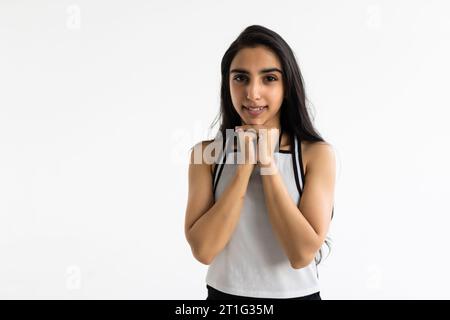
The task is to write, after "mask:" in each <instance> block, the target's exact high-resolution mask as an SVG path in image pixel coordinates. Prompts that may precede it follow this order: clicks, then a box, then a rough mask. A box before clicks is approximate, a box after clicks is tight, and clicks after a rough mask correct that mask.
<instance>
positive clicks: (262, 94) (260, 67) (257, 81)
mask: <svg viewBox="0 0 450 320" xmlns="http://www.w3.org/2000/svg"><path fill="white" fill-rule="evenodd" d="M281 72H282V70H281V64H280V62H279V60H278V57H277V56H276V54H275V53H274V52H272V51H271V50H270V49H268V48H267V47H264V46H258V47H255V48H244V49H241V50H240V51H239V52H238V53H237V54H236V56H235V57H234V59H233V61H232V62H231V66H230V94H231V101H232V102H233V106H234V108H235V109H236V111H237V113H238V114H239V115H240V117H241V120H242V124H264V125H266V126H268V127H276V128H279V127H280V113H279V110H280V107H281V104H282V102H283V96H284V88H283V79H282V73H281Z"/></svg>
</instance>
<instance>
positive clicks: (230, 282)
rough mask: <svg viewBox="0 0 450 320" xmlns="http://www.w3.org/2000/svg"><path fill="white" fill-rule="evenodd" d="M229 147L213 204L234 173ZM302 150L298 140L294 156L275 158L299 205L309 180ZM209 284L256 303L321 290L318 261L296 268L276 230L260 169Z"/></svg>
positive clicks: (208, 277) (218, 171)
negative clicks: (285, 251) (269, 211)
mask: <svg viewBox="0 0 450 320" xmlns="http://www.w3.org/2000/svg"><path fill="white" fill-rule="evenodd" d="M280 138H281V135H280ZM229 145H231V144H229V143H228V142H227V143H226V147H225V148H224V149H225V152H223V153H222V155H221V157H220V158H221V161H220V162H219V163H218V164H217V165H216V167H215V169H214V176H213V178H214V179H213V188H214V197H215V199H218V198H219V197H220V195H221V194H222V192H223V191H224V190H225V189H226V187H227V186H228V185H229V183H230V182H231V179H232V178H233V176H234V174H235V170H236V164H235V163H236V161H234V160H233V159H234V157H233V155H234V154H235V152H234V151H233V150H232V149H231V148H230V147H229ZM300 146H301V144H300V143H299V139H297V137H295V138H294V150H293V152H292V151H283V150H277V151H276V152H275V153H274V161H275V163H276V165H277V168H278V171H279V174H280V175H281V177H282V178H283V181H284V184H285V186H286V188H287V190H288V192H289V195H290V196H291V198H292V200H293V201H294V202H295V203H296V204H297V205H298V204H299V202H300V197H301V194H302V190H303V185H304V181H305V174H304V172H303V160H302V155H301V147H300ZM291 149H292V148H291ZM233 161H234V163H232V162H233ZM206 283H207V284H208V285H210V286H211V287H213V288H215V289H217V290H219V291H222V292H225V293H228V294H233V295H239V296H247V297H257V298H294V297H301V296H306V295H309V294H312V293H315V292H318V291H319V281H318V270H317V265H316V262H315V260H314V259H313V261H312V262H311V263H310V264H309V265H308V266H306V267H304V268H300V269H294V268H292V266H291V264H290V262H289V259H288V257H287V256H286V254H285V253H284V251H283V248H282V247H281V244H280V243H279V240H278V239H277V237H276V235H275V233H274V231H273V229H272V225H271V223H270V221H269V217H268V212H267V207H266V205H265V199H264V190H263V186H262V180H261V175H260V168H259V167H258V166H256V167H255V169H254V170H253V172H252V174H251V177H250V180H249V184H248V188H247V192H246V194H245V197H244V203H243V207H242V210H241V214H240V218H239V221H238V224H237V226H236V229H235V230H234V232H233V234H232V236H231V238H230V241H229V242H228V244H227V245H226V246H225V248H224V249H223V250H222V251H221V252H220V253H219V254H218V255H217V256H216V257H215V258H214V260H213V261H212V263H211V264H210V265H209V267H208V272H207V275H206Z"/></svg>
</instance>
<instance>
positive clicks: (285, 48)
mask: <svg viewBox="0 0 450 320" xmlns="http://www.w3.org/2000/svg"><path fill="white" fill-rule="evenodd" d="M257 46H265V47H267V48H269V49H270V50H272V51H273V52H274V53H275V54H276V55H277V56H278V59H279V60H280V63H281V67H282V70H283V87H284V100H283V102H282V104H281V108H280V125H281V129H282V131H283V132H285V133H287V134H289V136H290V137H293V136H297V137H298V138H299V139H300V141H303V140H305V141H312V142H317V141H321V142H324V141H325V140H324V139H323V138H322V137H321V136H320V134H319V133H318V132H317V131H316V129H315V128H314V126H313V124H312V121H311V118H310V115H309V113H308V109H307V107H306V101H307V98H306V94H305V88H304V85H303V77H302V74H301V73H300V68H299V66H298V63H297V61H296V58H295V55H294V53H293V51H292V49H291V48H290V47H289V45H288V44H287V43H286V41H284V39H283V38H282V37H281V36H280V35H279V34H277V33H276V32H274V31H272V30H270V29H267V28H265V27H263V26H260V25H252V26H249V27H247V28H245V29H244V31H242V32H241V33H240V34H239V36H238V37H237V39H236V40H234V41H233V43H231V45H230V47H229V48H228V50H227V51H226V52H225V54H224V56H223V58H222V62H221V73H222V82H221V88H220V113H219V115H218V117H217V118H216V120H215V121H214V122H213V124H212V125H211V128H212V127H214V125H215V124H216V123H217V121H218V120H219V119H221V124H220V128H219V132H220V133H221V137H226V129H234V128H235V127H236V126H240V125H241V118H240V116H239V114H238V113H237V111H236V110H235V108H234V107H233V103H232V101H231V94H230V82H229V80H230V66H231V62H232V61H233V59H234V57H235V56H236V54H237V53H238V52H239V50H241V49H243V48H254V47H257ZM290 144H291V150H294V147H293V144H294V141H293V139H290ZM325 243H326V244H327V246H328V248H331V245H330V241H329V239H327V240H325ZM321 260H322V248H321V249H320V250H319V252H318V255H317V256H316V263H317V264H318V263H320V261H321Z"/></svg>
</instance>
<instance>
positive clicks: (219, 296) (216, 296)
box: [206, 285, 322, 300]
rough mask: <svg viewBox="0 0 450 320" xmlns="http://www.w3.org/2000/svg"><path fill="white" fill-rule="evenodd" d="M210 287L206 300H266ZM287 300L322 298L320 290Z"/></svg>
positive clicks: (208, 287) (207, 286)
mask: <svg viewBox="0 0 450 320" xmlns="http://www.w3.org/2000/svg"><path fill="white" fill-rule="evenodd" d="M206 288H207V289H208V297H207V298H206V300H264V298H254V297H244V296H235V295H233V294H228V293H225V292H222V291H219V290H217V289H214V288H213V287H211V286H209V285H206ZM285 300H322V298H321V297H320V292H319V291H318V292H316V293H313V294H310V295H307V296H303V297H297V298H286V299H285Z"/></svg>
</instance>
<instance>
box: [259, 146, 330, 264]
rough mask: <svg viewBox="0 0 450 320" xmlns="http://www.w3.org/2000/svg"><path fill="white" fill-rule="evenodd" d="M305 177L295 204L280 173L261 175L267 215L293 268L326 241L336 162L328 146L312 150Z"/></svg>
mask: <svg viewBox="0 0 450 320" xmlns="http://www.w3.org/2000/svg"><path fill="white" fill-rule="evenodd" d="M311 152H312V153H311V159H312V161H311V164H308V171H307V172H308V173H307V179H306V182H305V186H304V190H303V193H302V197H301V200H300V204H299V205H298V207H297V205H296V204H295V203H294V201H292V198H291V197H290V196H289V193H288V191H287V189H286V187H285V185H284V182H283V180H282V178H281V176H280V175H279V173H276V174H273V175H262V176H261V177H262V181H263V189H264V194H265V199H266V206H267V209H268V213H269V218H270V221H271V223H272V226H273V228H274V231H275V233H276V235H277V237H278V239H279V240H280V243H281V245H282V247H283V249H284V251H285V253H286V255H287V256H288V258H289V261H290V262H291V266H292V267H293V268H295V269H298V268H303V267H305V266H307V265H308V264H309V263H311V261H312V260H313V259H314V257H315V254H316V252H317V251H318V250H319V249H320V247H321V246H322V244H323V242H324V241H325V237H326V234H327V232H328V228H329V223H330V220H331V211H332V206H333V199H334V181H335V161H334V154H333V151H332V149H331V148H330V147H329V146H328V145H324V144H322V145H317V146H315V147H314V150H312V151H311Z"/></svg>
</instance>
